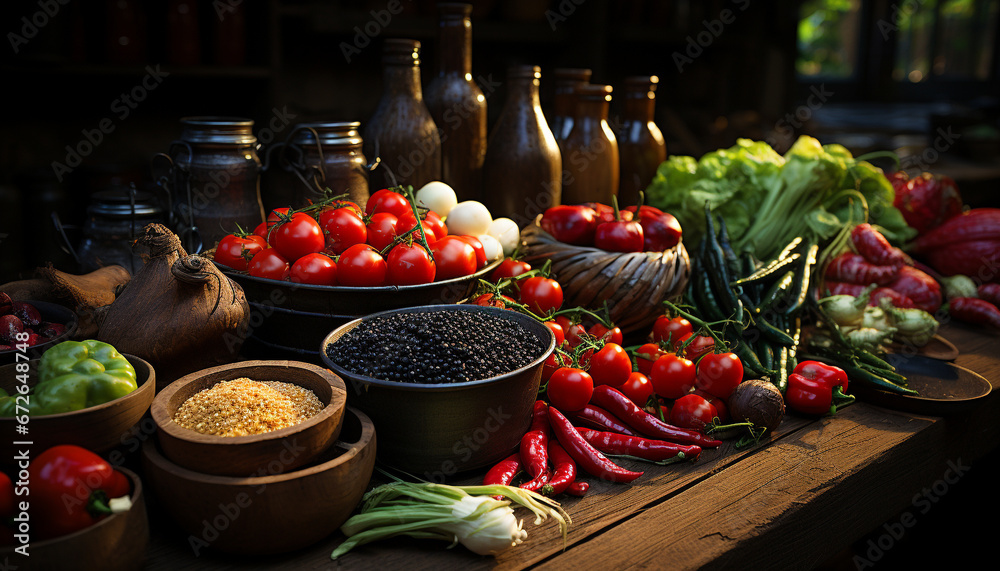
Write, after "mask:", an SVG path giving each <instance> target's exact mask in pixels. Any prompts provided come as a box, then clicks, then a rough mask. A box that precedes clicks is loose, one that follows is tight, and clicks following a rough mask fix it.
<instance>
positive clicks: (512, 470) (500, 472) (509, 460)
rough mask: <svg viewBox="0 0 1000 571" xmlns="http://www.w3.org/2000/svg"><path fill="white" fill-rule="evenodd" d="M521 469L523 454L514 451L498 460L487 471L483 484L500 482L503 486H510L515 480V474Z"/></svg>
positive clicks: (488, 484)
mask: <svg viewBox="0 0 1000 571" xmlns="http://www.w3.org/2000/svg"><path fill="white" fill-rule="evenodd" d="M520 471H521V455H520V454H517V453H514V454H511V455H510V456H508V457H506V458H504V459H503V460H501V461H499V462H497V464H496V465H495V466H493V467H492V468H490V469H489V471H488V472H486V477H484V478H483V485H484V486H490V485H493V484H500V485H503V486H509V485H510V483H511V482H513V481H514V476H517V473H518V472H520Z"/></svg>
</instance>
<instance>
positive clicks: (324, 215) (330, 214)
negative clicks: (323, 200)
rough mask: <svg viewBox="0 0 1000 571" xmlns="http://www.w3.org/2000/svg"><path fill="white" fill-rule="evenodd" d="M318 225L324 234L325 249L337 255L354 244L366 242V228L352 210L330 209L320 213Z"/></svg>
mask: <svg viewBox="0 0 1000 571" xmlns="http://www.w3.org/2000/svg"><path fill="white" fill-rule="evenodd" d="M319 224H320V226H321V227H322V228H323V230H324V232H325V233H326V247H327V249H328V250H330V251H331V252H333V253H334V254H339V253H341V252H343V251H344V250H346V249H347V248H349V247H351V246H353V245H355V244H364V243H365V242H367V241H368V228H367V227H365V222H364V220H362V219H361V216H360V215H359V214H358V213H357V210H355V209H352V208H347V207H344V208H332V209H327V210H324V211H322V212H320V215H319Z"/></svg>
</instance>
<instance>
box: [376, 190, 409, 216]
mask: <svg viewBox="0 0 1000 571" xmlns="http://www.w3.org/2000/svg"><path fill="white" fill-rule="evenodd" d="M383 191H384V192H383ZM376 212H388V213H389V214H392V215H393V216H395V217H396V218H399V217H401V216H403V214H405V213H407V212H409V213H410V214H411V215H412V214H413V209H412V208H411V207H410V201H409V200H407V199H406V197H405V196H403V195H402V194H400V193H398V192H396V191H394V190H389V189H382V190H380V191H378V192H376V193H375V194H373V195H371V196H370V197H368V203H367V204H366V205H365V214H369V215H371V214H374V213H376Z"/></svg>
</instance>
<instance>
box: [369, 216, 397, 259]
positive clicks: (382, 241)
mask: <svg viewBox="0 0 1000 571" xmlns="http://www.w3.org/2000/svg"><path fill="white" fill-rule="evenodd" d="M398 224H399V218H397V217H396V215H395V214H391V213H389V212H376V213H375V214H372V215H371V217H370V218H369V219H368V224H367V225H366V226H365V230H366V231H367V233H368V243H369V244H370V245H371V246H372V247H373V248H375V249H376V250H377V251H379V252H381V251H382V250H385V249H386V248H387V247H388V246H389V244H391V243H392V241H393V240H395V239H396V236H398V235H399V231H398V230H397V229H396V227H397V225H398Z"/></svg>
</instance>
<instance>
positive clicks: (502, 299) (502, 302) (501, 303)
mask: <svg viewBox="0 0 1000 571" xmlns="http://www.w3.org/2000/svg"><path fill="white" fill-rule="evenodd" d="M472 303H473V305H480V306H483V307H499V308H500V309H507V307H508V306H511V305H514V304H516V303H517V302H516V301H514V299H513V298H511V297H509V296H506V295H501V294H498V293H484V294H481V295H480V296H479V297H477V298H476V299H474V300H472Z"/></svg>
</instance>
